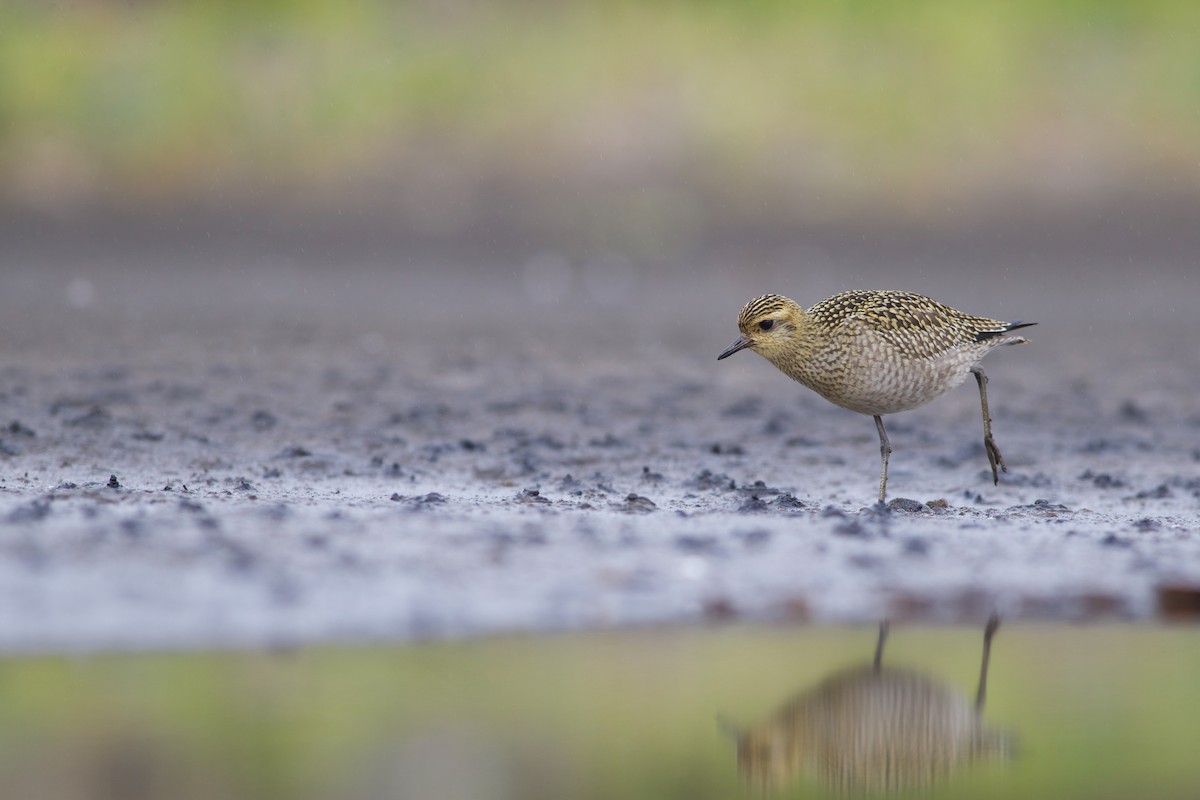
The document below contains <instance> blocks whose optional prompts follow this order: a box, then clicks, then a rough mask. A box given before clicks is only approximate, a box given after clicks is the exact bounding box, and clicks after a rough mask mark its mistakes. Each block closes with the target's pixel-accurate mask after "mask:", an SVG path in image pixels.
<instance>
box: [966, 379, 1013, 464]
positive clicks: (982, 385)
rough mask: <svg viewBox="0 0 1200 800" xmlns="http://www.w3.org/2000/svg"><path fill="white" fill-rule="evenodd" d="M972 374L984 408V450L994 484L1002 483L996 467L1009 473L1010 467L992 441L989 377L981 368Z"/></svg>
mask: <svg viewBox="0 0 1200 800" xmlns="http://www.w3.org/2000/svg"><path fill="white" fill-rule="evenodd" d="M971 372H972V374H974V375H975V382H976V383H978V384H979V405H980V406H982V407H983V449H984V450H986V451H987V457H988V463H989V464H991V465H992V483H994V484H998V483H1000V474H999V473H998V472H997V471H996V467H997V466H999V467H1000V469H1002V470H1004V471H1005V472H1008V467H1006V466H1005V465H1004V456H1002V455H1000V448H999V447H996V442H995V440H994V439H992V415H991V414H989V413H988V406H987V382H988V379H987V375H984V374H983V370H982V369H980V368H979V367H971Z"/></svg>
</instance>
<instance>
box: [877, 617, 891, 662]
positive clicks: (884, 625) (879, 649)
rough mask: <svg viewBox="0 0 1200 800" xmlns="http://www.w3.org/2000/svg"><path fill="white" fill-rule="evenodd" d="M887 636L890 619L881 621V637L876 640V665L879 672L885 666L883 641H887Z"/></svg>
mask: <svg viewBox="0 0 1200 800" xmlns="http://www.w3.org/2000/svg"><path fill="white" fill-rule="evenodd" d="M887 637H888V621H887V620H886V619H885V620H884V621H883V622H881V623H879V638H878V639H877V640H876V641H875V661H874V666H875V671H876V672H879V669H880V667H882V666H883V643H884V642H886V641H887Z"/></svg>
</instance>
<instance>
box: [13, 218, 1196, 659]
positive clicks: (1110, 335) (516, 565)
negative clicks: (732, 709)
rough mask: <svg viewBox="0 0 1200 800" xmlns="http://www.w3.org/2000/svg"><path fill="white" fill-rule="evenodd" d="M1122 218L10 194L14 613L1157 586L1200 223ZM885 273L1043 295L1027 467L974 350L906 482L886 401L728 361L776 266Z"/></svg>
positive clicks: (91, 625) (158, 615)
mask: <svg viewBox="0 0 1200 800" xmlns="http://www.w3.org/2000/svg"><path fill="white" fill-rule="evenodd" d="M1043 233H1044V232H1043ZM1100 239H1101V240H1100V241H1098V242H1097V241H1093V240H1092V239H1090V238H1089V237H1087V236H1084V235H1076V236H1074V237H1072V238H1071V239H1070V241H1066V242H1062V241H1058V240H1056V239H1055V238H1054V237H1053V236H1043V237H1042V238H1041V239H1038V240H1036V241H1032V242H1031V241H1030V240H1028V239H1027V238H1025V237H1024V234H1023V232H1022V231H1020V230H1009V231H1005V232H1002V233H998V234H987V233H983V234H978V235H975V236H973V237H966V238H963V237H958V238H953V237H947V236H946V235H945V234H937V233H926V234H921V235H915V236H908V235H906V236H903V237H898V236H887V235H882V234H877V235H874V236H862V235H857V234H856V235H849V234H842V235H831V236H829V237H826V238H825V239H822V238H821V237H819V236H813V237H807V238H806V237H796V239H794V240H785V241H776V242H773V243H770V244H761V245H756V244H754V243H753V242H751V243H740V244H730V245H725V246H722V247H712V248H706V249H704V250H701V251H697V252H694V253H687V254H683V255H679V254H676V255H675V256H673V257H672V258H669V259H655V258H649V257H647V258H636V257H628V256H620V255H612V254H609V255H598V256H578V255H570V254H565V253H560V252H555V251H553V250H552V249H540V248H538V247H534V246H523V247H506V248H495V249H494V250H489V249H488V248H487V247H483V248H479V249H476V250H473V251H471V252H469V253H465V252H457V253H455V254H449V253H448V251H438V250H434V249H428V248H427V249H425V250H423V251H418V250H416V249H406V248H405V247H404V245H403V243H398V242H384V243H382V244H380V245H379V246H361V245H356V246H351V245H348V244H347V243H345V242H342V243H340V244H339V245H338V246H332V245H331V246H329V247H327V248H322V247H321V246H318V245H319V244H320V243H317V244H314V243H313V242H311V241H299V242H293V241H290V240H286V239H285V240H282V241H281V240H279V239H272V238H271V237H264V238H263V239H262V240H259V239H256V238H254V237H253V236H242V237H240V238H235V239H230V240H227V239H225V238H224V237H222V236H220V235H216V236H213V235H192V234H186V233H185V234H180V235H179V236H177V237H174V238H172V237H171V236H165V237H159V238H157V239H154V240H152V241H149V240H146V239H145V238H144V237H141V236H140V235H139V234H138V233H137V232H129V233H126V234H125V235H123V236H117V235H113V236H107V237H106V236H105V235H104V231H93V232H91V233H88V234H86V235H85V234H79V233H78V232H72V231H70V230H67V229H65V228H64V227H61V226H60V227H55V226H53V225H51V226H48V227H46V228H45V229H44V230H39V231H36V232H34V233H28V232H24V233H20V232H18V233H17V234H14V235H12V236H10V237H8V238H7V240H6V245H5V247H4V249H3V252H2V254H0V255H2V258H3V263H2V264H0V269H2V273H0V274H2V275H3V278H2V281H3V291H2V294H0V520H2V521H3V525H2V526H0V648H2V649H4V650H6V651H10V652H12V651H26V650H46V649H48V650H75V649H93V648H110V647H193V646H209V645H246V644H263V643H266V644H286V643H291V642H306V641H325V640H347V639H398V640H407V639H413V638H419V637H442V636H458V635H470V634H482V633H488V632H498V631H514V630H516V631H549V630H561V629H572V628H581V627H594V626H613V625H630V624H647V623H676V622H691V621H697V620H712V619H722V620H723V619H746V618H757V619H763V618H766V619H803V620H812V621H816V622H866V621H874V620H876V619H877V618H879V617H880V616H884V615H890V616H893V617H909V618H920V619H927V620H934V621H937V620H957V619H967V618H970V619H975V618H979V619H982V617H983V616H984V615H985V614H986V613H988V611H990V610H991V609H993V608H995V609H998V610H999V611H1000V612H1001V613H1003V614H1005V615H1007V616H1008V617H1010V618H1030V619H1041V618H1055V619H1081V618H1082V619H1086V618H1093V617H1105V618H1113V617H1116V618H1132V619H1148V618H1153V617H1156V616H1158V615H1159V614H1160V613H1161V606H1162V603H1163V602H1167V603H1168V604H1170V602H1171V600H1170V598H1172V597H1175V598H1178V597H1180V596H1182V597H1183V598H1184V603H1185V605H1186V603H1187V602H1189V601H1188V600H1187V598H1188V596H1189V595H1188V591H1189V588H1190V587H1197V586H1200V534H1198V533H1197V528H1200V402H1198V401H1197V397H1200V355H1198V348H1197V347H1196V340H1197V334H1198V333H1200V323H1198V322H1197V319H1198V317H1197V312H1196V308H1195V299H1196V297H1198V296H1200V283H1198V280H1197V277H1198V276H1197V269H1196V266H1195V263H1194V259H1193V258H1192V257H1191V253H1193V252H1195V250H1194V249H1193V248H1192V244H1193V243H1192V242H1190V241H1175V240H1169V237H1168V240H1164V238H1163V237H1161V236H1158V235H1144V236H1133V237H1132V238H1130V239H1129V240H1128V241H1126V240H1124V239H1120V238H1118V240H1116V242H1115V243H1114V240H1112V239H1111V237H1110V238H1107V239H1106V238H1104V237H1100ZM854 287H858V288H903V289H910V290H914V291H921V292H926V293H928V294H931V295H933V296H935V297H937V298H939V299H941V300H944V301H945V302H948V303H950V304H952V305H955V306H958V307H960V308H962V309H964V310H967V311H971V312H974V313H980V314H987V315H992V316H996V317H1000V318H1005V319H1018V318H1020V319H1026V320H1036V321H1038V322H1039V326H1038V327H1036V328H1032V329H1030V331H1029V335H1030V338H1031V339H1032V340H1033V341H1032V343H1031V344H1029V345H1026V346H1022V347H1013V348H1005V349H1002V350H1000V351H998V352H995V353H993V354H992V355H991V356H989V358H988V360H987V362H986V363H985V366H986V368H987V370H988V374H989V376H990V378H991V387H990V399H991V401H992V413H993V417H994V419H995V435H996V439H997V442H998V444H999V446H1000V447H1001V449H1002V450H1003V452H1004V454H1005V456H1006V458H1007V461H1008V465H1009V472H1008V474H1007V475H1003V476H1002V478H1001V482H1000V485H999V486H993V485H992V482H991V480H990V474H989V471H988V467H987V461H986V458H985V456H984V453H983V448H982V444H981V432H980V423H979V407H978V396H977V394H976V391H975V388H974V384H973V382H968V383H967V384H964V386H962V387H961V388H959V389H957V390H956V391H954V392H953V393H951V394H950V395H948V396H946V397H943V398H941V399H939V400H938V401H935V402H934V403H933V404H931V405H929V406H927V407H925V408H922V409H919V410H916V411H913V412H908V413H906V414H902V415H897V416H893V417H891V418H889V420H888V422H889V433H890V435H891V439H892V443H893V446H894V448H895V453H894V454H893V456H892V462H891V474H890V483H889V495H890V499H892V500H893V502H892V504H891V508H889V509H880V508H878V507H875V506H874V504H873V501H874V494H875V491H876V486H877V480H878V477H877V476H878V473H877V470H878V444H877V439H876V434H875V429H874V426H873V424H872V422H871V420H870V418H868V417H862V416H859V415H856V414H853V413H851V412H848V411H845V410H842V409H839V408H836V407H834V406H832V405H829V404H828V403H826V402H825V401H824V400H822V399H821V398H819V397H817V396H816V395H814V394H812V393H811V392H809V391H807V390H805V389H804V388H803V387H801V386H799V385H797V384H793V383H791V382H790V381H788V380H787V379H786V378H785V377H783V376H782V375H780V374H779V373H777V372H776V371H775V370H774V369H773V368H772V367H770V366H769V365H768V364H767V363H766V362H765V361H763V360H762V359H761V358H759V357H757V356H755V355H753V354H752V353H745V354H739V355H738V356H736V357H734V358H732V359H729V360H726V361H722V362H720V363H718V362H717V361H716V355H717V354H718V353H719V352H720V351H721V350H722V349H723V348H724V347H725V345H727V344H728V343H729V341H730V340H731V339H732V338H733V337H734V335H735V334H736V330H735V324H734V321H735V318H736V314H737V311H738V309H739V308H740V306H741V305H742V303H743V302H744V301H746V300H747V299H749V298H750V297H751V296H754V295H757V294H761V293H764V292H767V291H776V292H781V293H784V294H788V295H791V296H793V297H795V298H796V299H798V300H800V301H801V302H804V303H811V302H814V301H816V300H818V299H820V298H822V297H824V296H826V295H828V294H831V293H833V292H835V291H838V290H841V289H846V288H854ZM1177 590H1183V591H1182V594H1180V593H1179V591H1177ZM1172 592H1174V594H1172ZM1164 598H1166V599H1165V600H1164Z"/></svg>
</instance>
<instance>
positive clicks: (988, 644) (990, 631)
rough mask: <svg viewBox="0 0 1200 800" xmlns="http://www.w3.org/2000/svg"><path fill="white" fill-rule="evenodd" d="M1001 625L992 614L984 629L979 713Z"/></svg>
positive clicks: (977, 697) (985, 693) (977, 705)
mask: <svg viewBox="0 0 1200 800" xmlns="http://www.w3.org/2000/svg"><path fill="white" fill-rule="evenodd" d="M999 627H1000V617H998V616H996V615H995V614H992V616H991V617H990V618H989V619H988V622H987V627H986V628H984V629H983V663H982V664H981V665H980V666H979V690H978V691H976V693H975V710H976V711H977V712H979V713H982V712H983V705H984V703H985V702H987V675H988V661H990V660H991V657H992V637H993V636H995V635H996V630H997V629H998V628H999ZM876 669H878V664H876Z"/></svg>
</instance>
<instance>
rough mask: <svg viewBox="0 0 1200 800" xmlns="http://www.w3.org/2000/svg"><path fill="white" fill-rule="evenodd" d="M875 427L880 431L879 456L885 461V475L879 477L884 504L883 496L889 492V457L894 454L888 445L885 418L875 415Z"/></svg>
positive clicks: (880, 497)
mask: <svg viewBox="0 0 1200 800" xmlns="http://www.w3.org/2000/svg"><path fill="white" fill-rule="evenodd" d="M875 427H876V428H877V429H878V430H879V456H880V458H882V459H883V473H882V474H881V475H880V476H879V502H881V503H882V502H883V494H884V492H885V491H887V465H888V456H890V455H891V454H892V446H891V444H889V443H888V438H887V431H885V430H884V429H883V417H881V416H879V415H878V414H876V415H875Z"/></svg>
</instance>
